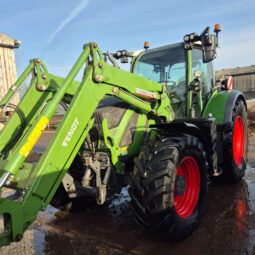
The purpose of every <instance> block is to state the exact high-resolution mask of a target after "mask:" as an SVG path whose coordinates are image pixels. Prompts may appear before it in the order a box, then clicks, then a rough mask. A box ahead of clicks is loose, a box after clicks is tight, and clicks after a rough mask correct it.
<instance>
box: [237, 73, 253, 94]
mask: <svg viewBox="0 0 255 255" xmlns="http://www.w3.org/2000/svg"><path fill="white" fill-rule="evenodd" d="M233 88H234V89H238V90H240V91H242V92H243V93H244V95H245V97H246V99H251V98H255V74H244V75H233Z"/></svg>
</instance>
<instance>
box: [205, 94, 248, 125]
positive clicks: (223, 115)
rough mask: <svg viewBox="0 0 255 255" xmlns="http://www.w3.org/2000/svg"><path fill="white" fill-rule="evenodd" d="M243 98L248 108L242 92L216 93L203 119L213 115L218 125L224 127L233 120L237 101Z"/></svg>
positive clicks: (207, 106) (208, 104)
mask: <svg viewBox="0 0 255 255" xmlns="http://www.w3.org/2000/svg"><path fill="white" fill-rule="evenodd" d="M238 98H241V100H243V101H244V104H245V106H246V108H247V105H246V101H245V97H244V95H243V93H242V92H240V91H238V90H234V89H233V90H231V91H230V92H228V91H227V90H223V91H220V92H218V91H215V93H214V94H213V95H212V96H211V98H210V99H209V102H208V103H207V105H206V108H205V110H204V112H203V116H202V117H203V118H207V117H208V115H210V114H212V117H214V118H216V124H217V125H224V124H227V123H229V122H231V120H232V112H233V109H234V106H235V103H236V100H237V99H238Z"/></svg>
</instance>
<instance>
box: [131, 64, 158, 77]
mask: <svg viewBox="0 0 255 255" xmlns="http://www.w3.org/2000/svg"><path fill="white" fill-rule="evenodd" d="M135 74H137V75H140V76H142V77H143V78H146V79H148V80H152V81H155V82H160V70H159V71H158V70H156V69H155V65H153V64H148V63H144V62H138V63H137V64H136V67H135Z"/></svg>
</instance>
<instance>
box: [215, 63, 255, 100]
mask: <svg viewBox="0 0 255 255" xmlns="http://www.w3.org/2000/svg"><path fill="white" fill-rule="evenodd" d="M222 75H231V76H232V77H233V89H237V90H240V91H242V92H243V94H244V95H245V97H246V99H253V98H255V66H246V67H237V68H231V69H224V70H219V71H216V78H219V77H221V76H222Z"/></svg>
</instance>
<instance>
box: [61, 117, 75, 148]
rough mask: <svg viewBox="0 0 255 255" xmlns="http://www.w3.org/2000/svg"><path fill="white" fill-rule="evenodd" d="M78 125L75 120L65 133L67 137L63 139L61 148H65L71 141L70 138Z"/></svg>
mask: <svg viewBox="0 0 255 255" xmlns="http://www.w3.org/2000/svg"><path fill="white" fill-rule="evenodd" d="M78 124H79V121H78V119H77V118H75V120H74V122H73V124H72V126H71V128H70V130H69V131H68V133H67V136H66V137H65V139H64V141H63V142H62V146H64V147H67V145H68V143H69V142H70V141H71V139H72V136H73V134H74V131H75V130H76V128H77V126H78Z"/></svg>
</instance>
